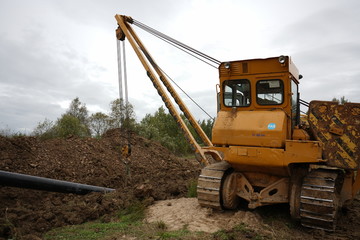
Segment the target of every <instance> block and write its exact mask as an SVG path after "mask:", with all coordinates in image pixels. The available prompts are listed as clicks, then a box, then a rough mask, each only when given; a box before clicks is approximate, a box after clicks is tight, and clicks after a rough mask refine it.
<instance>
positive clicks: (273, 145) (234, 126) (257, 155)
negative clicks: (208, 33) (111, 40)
mask: <svg viewBox="0 0 360 240" xmlns="http://www.w3.org/2000/svg"><path fill="white" fill-rule="evenodd" d="M115 18H116V20H117V23H118V29H117V30H116V36H117V38H118V40H120V41H124V40H125V39H128V41H129V43H130V44H131V46H132V47H133V49H134V51H135V53H136V54H137V56H138V58H139V59H140V61H141V63H142V65H143V66H144V68H145V70H146V73H147V75H148V77H149V78H150V80H151V81H152V83H153V85H154V87H155V89H156V90H157V92H158V94H159V95H160V96H161V98H162V100H163V101H164V103H165V105H166V107H167V108H168V109H169V112H170V114H171V115H172V116H173V117H174V119H175V121H176V122H177V123H178V124H179V127H180V129H181V130H182V131H183V133H184V135H185V137H186V138H187V139H188V141H189V143H190V145H191V146H192V148H193V149H194V152H195V156H196V158H197V159H198V161H199V162H200V163H201V164H204V165H205V167H204V168H203V169H202V170H201V173H200V175H199V178H198V186H197V196H198V202H199V204H200V205H201V206H203V207H210V208H213V209H236V208H237V207H238V205H239V201H240V199H243V200H246V201H247V202H248V207H249V208H256V207H259V206H264V205H270V204H276V203H289V205H290V214H291V216H292V217H293V218H294V219H299V220H301V224H302V225H303V226H306V227H311V228H317V229H323V230H326V231H334V229H335V227H336V221H337V216H338V212H339V209H340V208H341V206H343V205H344V204H346V203H347V202H349V201H350V200H351V199H353V198H354V196H355V195H356V194H357V193H358V191H359V189H360V175H359V174H358V173H357V171H358V169H359V168H360V163H359V162H360V159H359V155H360V147H359V142H360V141H359V139H360V104H359V103H351V104H345V105H339V104H337V103H334V102H324V101H312V102H310V104H308V103H306V102H305V105H308V107H309V110H308V114H307V116H304V115H302V116H300V103H301V102H302V103H303V104H304V101H302V100H301V99H300V98H299V96H300V95H299V90H298V84H299V80H300V79H301V76H300V75H299V71H298V70H297V68H296V66H295V65H294V63H293V62H292V61H291V58H290V57H288V56H279V57H273V58H266V59H250V60H240V61H230V62H220V61H215V62H217V64H219V67H218V68H219V78H220V82H219V88H218V89H219V91H218V93H217V98H218V106H217V109H218V113H217V118H216V120H215V122H214V126H213V130H212V140H211V141H210V139H209V138H208V137H207V136H206V134H205V133H204V131H203V130H202V129H201V127H200V125H199V124H198V122H197V121H196V119H195V117H194V116H193V115H192V114H191V113H190V111H189V109H188V108H187V107H186V105H185V103H184V102H183V101H182V99H181V97H180V96H179V95H178V94H177V93H176V91H175V89H174V88H173V87H172V85H171V84H170V81H169V79H168V78H167V76H166V75H165V74H164V73H163V71H162V70H161V69H160V68H159V66H158V65H157V64H156V62H155V61H154V59H153V58H152V57H151V55H150V54H149V52H148V51H147V49H146V48H145V46H144V44H143V43H142V42H141V40H140V38H139V37H138V36H137V34H136V33H135V31H134V30H133V28H132V27H131V25H132V24H134V25H137V26H141V27H144V25H143V24H141V23H139V22H137V21H136V20H134V19H132V18H131V17H128V16H124V15H116V16H115ZM153 33H156V34H157V33H158V32H157V31H156V32H153ZM161 37H162V38H163V37H167V36H166V35H163V34H161ZM166 39H167V40H169V41H171V42H172V40H173V39H171V38H168V37H167V38H166ZM176 43H177V41H176ZM202 56H203V55H202ZM168 94H170V95H171V97H172V98H173V100H174V102H175V103H176V104H177V105H178V106H179V109H180V110H181V111H182V112H183V113H184V116H185V117H186V118H187V119H188V120H189V122H190V124H191V126H192V127H193V128H194V130H195V131H196V133H197V134H198V135H199V136H200V138H201V140H202V142H203V144H199V143H198V142H197V141H196V140H195V138H194V136H193V135H192V132H191V131H190V130H189V128H188V127H187V125H186V124H185V122H184V120H183V118H182V117H181V115H180V113H179V112H178V110H177V108H176V107H175V105H174V103H173V102H172V101H171V100H170V97H169V96H168Z"/></svg>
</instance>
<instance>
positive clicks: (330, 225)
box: [300, 169, 341, 231]
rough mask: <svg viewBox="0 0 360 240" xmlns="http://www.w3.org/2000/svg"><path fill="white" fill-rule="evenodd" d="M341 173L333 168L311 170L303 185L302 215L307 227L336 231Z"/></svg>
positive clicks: (304, 224)
mask: <svg viewBox="0 0 360 240" xmlns="http://www.w3.org/2000/svg"><path fill="white" fill-rule="evenodd" d="M340 180H341V179H340V177H339V173H338V172H336V171H332V170H326V169H317V170H313V171H311V172H310V173H309V174H308V175H307V176H306V177H305V178H304V181H303V184H302V187H301V195H300V217H301V224H302V225H303V226H305V227H310V228H315V229H322V230H326V231H334V230H335V227H336V219H337V214H338V209H339V192H340V189H339V187H338V186H339V185H340V184H339V183H340V182H341V181H340Z"/></svg>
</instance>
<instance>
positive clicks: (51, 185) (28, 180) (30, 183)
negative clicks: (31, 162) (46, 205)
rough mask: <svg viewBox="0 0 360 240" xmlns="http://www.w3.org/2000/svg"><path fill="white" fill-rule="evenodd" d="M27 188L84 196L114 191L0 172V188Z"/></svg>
mask: <svg viewBox="0 0 360 240" xmlns="http://www.w3.org/2000/svg"><path fill="white" fill-rule="evenodd" d="M1 185H3V186H9V187H18V188H29V189H35V190H43V191H49V192H60V193H74V194H79V195H85V194H88V193H90V192H112V191H115V189H112V188H104V187H97V186H92V185H86V184H80V183H74V182H67V181H61V180H56V179H51V178H43V177H36V176H31V175H26V174H20V173H13V172H6V171H1V170H0V186H1Z"/></svg>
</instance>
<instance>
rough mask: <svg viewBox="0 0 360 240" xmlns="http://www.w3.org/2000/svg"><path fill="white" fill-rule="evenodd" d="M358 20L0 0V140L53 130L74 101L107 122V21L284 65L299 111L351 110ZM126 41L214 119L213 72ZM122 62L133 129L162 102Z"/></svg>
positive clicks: (219, 55) (304, 13) (272, 7)
mask: <svg viewBox="0 0 360 240" xmlns="http://www.w3.org/2000/svg"><path fill="white" fill-rule="evenodd" d="M359 10H360V1H358V0H344V1H339V0H316V1H313V0H272V1H268V0H248V1H246V0H221V1H220V0H219V1H215V0H182V1H169V0H152V1H149V0H141V1H137V0H131V1H126V0H117V1H115V0H106V1H105V0H102V1H100V0H76V1H74V0H71V1H70V0H31V1H28V0H1V1H0V130H1V129H12V130H14V131H27V132H30V131H32V130H33V129H34V127H35V126H36V125H37V123H38V122H42V121H43V120H44V119H45V118H48V119H50V120H52V121H55V120H56V119H57V118H58V117H60V115H61V114H62V113H64V112H65V111H66V109H67V108H68V106H69V103H70V102H71V100H72V99H74V98H75V97H79V98H80V101H82V102H83V103H86V106H87V108H88V109H89V111H90V113H94V112H97V111H102V112H104V113H108V111H109V103H110V102H111V101H112V100H114V99H116V98H118V96H119V91H118V89H119V88H118V76H117V56H116V39H115V29H116V27H117V23H116V20H115V18H114V15H115V14H123V15H129V16H132V17H133V18H134V19H136V20H138V21H140V22H142V23H145V24H147V25H149V26H151V27H153V28H155V29H157V30H159V31H161V32H163V33H165V34H167V35H169V36H171V37H173V38H175V39H177V40H179V41H181V42H184V43H186V44H188V45H190V46H192V47H193V48H195V49H198V50H200V51H202V52H204V53H206V54H208V55H210V56H212V57H214V58H216V59H218V60H220V61H228V60H241V59H250V58H267V57H273V56H280V55H289V56H291V57H292V60H293V61H294V62H295V64H296V65H297V67H298V69H299V70H300V73H301V74H302V75H303V76H304V78H303V79H302V80H301V84H300V91H301V98H302V99H304V100H305V101H311V100H331V99H332V98H333V97H337V98H340V97H341V96H345V97H346V98H347V99H349V100H350V101H352V102H360V92H359V90H360V30H359V29H360V14H359V13H358V11H359ZM135 31H136V32H137V33H138V34H139V35H140V37H141V39H142V40H143V42H144V44H145V45H146V46H147V48H148V50H149V51H150V52H151V54H152V55H153V57H154V58H155V59H156V60H157V62H158V64H159V65H160V66H161V67H162V69H164V70H165V72H166V73H168V74H169V75H170V76H171V77H172V78H173V79H174V80H175V81H176V82H177V83H178V84H179V85H180V86H181V87H182V88H183V89H184V90H185V91H186V92H187V93H188V94H189V95H191V96H192V97H193V98H194V99H195V100H196V101H197V102H198V103H199V104H200V105H201V106H202V107H203V108H204V109H206V111H208V112H209V113H210V115H212V116H216V103H215V102H216V91H215V85H216V84H217V83H218V72H217V69H215V68H212V67H209V66H208V65H205V64H203V63H201V62H199V61H198V60H195V59H194V58H192V57H189V56H188V55H186V54H184V53H182V52H180V51H179V50H177V49H175V48H173V47H170V46H166V45H165V43H163V42H161V41H160V40H158V39H156V38H153V37H151V36H149V35H148V34H146V33H143V32H142V30H140V29H137V28H135ZM126 54H127V72H128V75H127V77H128V82H129V100H130V102H131V103H132V104H133V105H134V108H135V113H136V116H137V120H138V121H139V120H141V119H142V118H143V117H144V116H145V114H146V113H153V112H155V111H156V109H157V108H159V107H160V106H161V105H162V102H161V99H160V97H159V96H158V95H157V92H156V91H155V89H154V88H153V86H152V85H151V83H150V80H149V79H148V77H147V76H146V74H145V70H144V69H143V68H142V66H141V65H140V63H139V60H138V59H137V58H136V57H135V55H134V53H133V51H132V49H131V47H130V46H129V45H126ZM186 102H189V101H188V100H186ZM189 108H190V109H191V111H192V112H193V114H194V115H195V116H196V118H197V119H205V118H207V116H206V115H205V114H204V113H202V112H200V110H198V109H197V108H196V107H195V106H193V105H192V104H190V105H189Z"/></svg>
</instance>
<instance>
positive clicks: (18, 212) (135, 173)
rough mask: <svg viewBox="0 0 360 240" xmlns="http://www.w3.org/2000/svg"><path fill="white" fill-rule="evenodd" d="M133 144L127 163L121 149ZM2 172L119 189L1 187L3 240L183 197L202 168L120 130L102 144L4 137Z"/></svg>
mask: <svg viewBox="0 0 360 240" xmlns="http://www.w3.org/2000/svg"><path fill="white" fill-rule="evenodd" d="M128 140H130V143H131V145H132V155H131V156H130V157H129V158H128V163H127V164H125V163H124V161H123V160H124V159H121V154H120V148H121V146H122V145H123V144H127V142H128ZM0 153H1V155H0V170H3V171H9V172H16V173H23V174H29V175H34V176H40V177H47V178H53V179H58V180H65V181H72V182H77V183H83V184H89V185H96V186H102V187H108V188H115V189H116V191H115V192H112V193H107V194H102V193H91V194H88V195H85V196H82V195H74V194H64V193H51V192H44V191H38V190H30V189H20V188H10V187H4V186H1V183H0V239H7V238H11V237H17V238H19V239H21V238H24V239H26V238H27V237H28V236H38V237H41V235H42V234H43V233H45V232H47V231H49V230H50V229H52V228H55V227H61V226H64V225H71V224H80V223H84V222H87V221H91V220H95V219H99V218H101V219H102V220H103V221H110V220H111V218H112V215H113V214H114V213H116V212H117V211H119V210H120V209H123V208H125V207H127V206H129V205H131V204H132V203H134V202H135V201H137V200H141V201H142V200H145V202H147V203H148V204H151V203H152V202H153V201H154V200H164V199H171V198H177V197H182V196H185V195H186V193H187V188H188V184H189V183H190V182H191V181H192V180H195V179H196V178H197V175H198V174H199V171H200V167H199V165H198V164H197V162H195V161H194V160H189V159H180V158H178V157H176V156H174V155H172V154H171V153H170V152H169V151H168V150H167V149H166V148H164V147H162V146H161V145H160V144H157V143H154V142H150V141H148V140H146V139H144V138H142V137H139V136H136V135H134V134H132V133H130V134H127V133H124V132H121V131H120V130H119V129H116V130H110V131H108V132H107V133H106V134H105V135H104V136H103V137H102V138H101V139H92V138H77V137H69V138H67V139H51V140H40V139H38V138H34V137H16V138H5V137H1V136H0ZM30 238H31V237H30Z"/></svg>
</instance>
